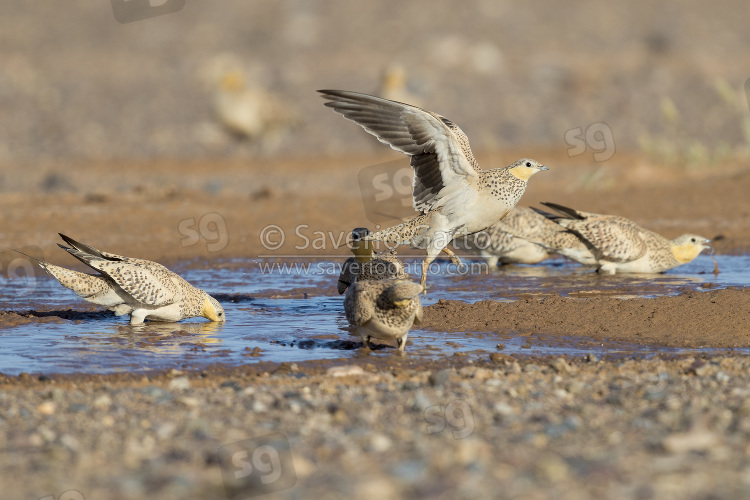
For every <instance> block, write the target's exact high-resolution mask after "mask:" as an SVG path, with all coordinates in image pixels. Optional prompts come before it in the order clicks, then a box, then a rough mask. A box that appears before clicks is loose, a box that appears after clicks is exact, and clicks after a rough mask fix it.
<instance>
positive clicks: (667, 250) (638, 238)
mask: <svg viewBox="0 0 750 500" xmlns="http://www.w3.org/2000/svg"><path fill="white" fill-rule="evenodd" d="M543 205H545V206H547V207H549V208H551V209H553V210H555V211H556V212H557V213H558V214H559V215H549V216H550V218H551V219H552V220H554V221H555V222H556V223H558V224H559V225H561V226H562V227H565V228H566V229H567V230H568V231H570V232H572V233H574V234H575V235H576V236H578V237H579V238H580V239H581V241H582V242H583V243H584V244H585V246H586V247H587V249H588V251H589V253H590V256H589V255H586V252H581V258H580V260H579V259H576V258H575V257H573V255H572V254H571V255H567V256H568V257H571V258H573V259H574V260H579V262H581V263H583V264H591V261H592V260H593V263H594V265H596V266H597V271H599V272H602V273H607V274H615V273H663V272H664V271H667V270H669V269H672V268H674V267H677V266H679V265H682V264H687V263H688V262H690V261H692V260H693V259H695V258H696V257H697V256H698V254H700V253H701V252H702V251H703V249H705V248H707V244H708V243H710V242H711V240H709V239H708V238H705V237H703V236H698V235H695V234H683V235H681V236H678V237H677V238H675V239H673V240H669V239H667V238H665V237H663V236H661V235H659V234H657V233H655V232H653V231H650V230H648V229H645V228H643V227H641V226H639V225H637V224H636V223H635V222H633V221H631V220H629V219H626V218H625V217H620V216H616V215H599V214H593V213H588V212H582V211H580V210H575V209H572V208H568V207H565V206H562V205H558V204H556V203H543Z"/></svg>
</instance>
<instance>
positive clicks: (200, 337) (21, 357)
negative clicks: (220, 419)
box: [0, 256, 750, 374]
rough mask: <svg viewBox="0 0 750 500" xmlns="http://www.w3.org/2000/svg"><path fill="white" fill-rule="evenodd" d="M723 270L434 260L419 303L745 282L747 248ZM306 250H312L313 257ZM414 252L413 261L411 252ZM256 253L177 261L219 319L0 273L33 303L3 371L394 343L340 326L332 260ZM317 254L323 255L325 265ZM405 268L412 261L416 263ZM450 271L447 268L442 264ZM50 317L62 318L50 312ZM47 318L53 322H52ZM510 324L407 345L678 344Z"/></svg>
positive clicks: (0, 360)
mask: <svg viewBox="0 0 750 500" xmlns="http://www.w3.org/2000/svg"><path fill="white" fill-rule="evenodd" d="M718 259H719V268H720V270H721V273H720V274H719V275H718V276H714V275H713V274H712V273H711V271H712V270H713V261H712V260H711V258H710V256H699V257H698V259H696V260H695V261H693V262H691V263H690V264H688V265H685V266H681V267H679V268H677V269H674V270H672V271H670V272H668V273H666V274H662V275H656V276H654V275H614V276H610V275H601V276H600V275H598V274H596V273H595V272H593V271H592V270H591V269H588V268H584V267H582V266H580V265H577V264H573V263H569V262H567V261H564V260H559V259H558V260H550V261H547V262H545V263H544V265H537V266H524V265H519V266H506V267H501V268H499V269H497V270H493V271H492V272H489V273H484V274H473V275H459V274H457V273H456V272H455V271H456V270H455V267H453V268H451V267H450V265H449V264H447V263H441V264H440V271H441V274H436V275H432V276H431V277H430V279H429V281H428V283H429V284H430V285H431V288H430V290H429V292H428V296H427V298H426V299H425V300H424V303H425V305H430V304H433V303H435V302H437V301H438V300H440V299H454V300H463V301H465V302H474V301H478V300H486V299H492V300H504V301H507V300H517V299H519V298H525V297H539V296H545V295H549V296H568V297H574V298H581V299H584V298H588V297H597V296H611V297H619V298H630V297H644V296H652V297H656V296H663V295H668V294H677V293H679V292H680V291H681V290H684V289H686V288H688V289H692V290H696V289H698V290H703V289H709V288H715V287H726V286H735V285H739V286H745V285H747V284H748V283H750V257H748V256H718ZM314 262H315V261H312V263H314ZM411 262H414V263H417V262H418V261H417V260H413V259H412V260H411ZM261 264H265V263H263V262H252V261H248V260H232V261H227V262H222V263H221V265H220V266H216V267H212V268H210V269H189V268H183V269H180V268H179V266H178V267H176V268H175V271H177V272H180V273H181V274H182V275H183V276H185V278H186V279H188V280H189V281H191V282H193V283H195V284H196V285H198V286H200V287H201V288H204V289H206V290H207V291H208V292H209V293H211V294H212V295H213V296H215V297H217V298H218V300H220V301H221V302H222V304H223V306H224V309H225V310H226V312H227V322H226V323H213V322H208V321H204V320H202V319H192V320H189V321H185V322H181V323H155V322H154V323H146V324H144V325H139V326H130V325H129V323H128V321H127V318H124V317H123V318H116V317H114V316H113V315H112V314H111V313H108V312H106V311H101V310H100V309H97V308H96V307H95V306H91V305H88V304H86V303H84V302H82V301H80V300H78V299H77V298H76V297H75V296H74V295H73V294H72V293H70V292H69V291H68V290H66V289H64V288H62V287H60V286H59V285H58V284H57V283H56V282H54V281H52V280H50V279H45V278H41V277H40V278H35V279H34V280H33V281H32V282H29V281H24V295H22V296H19V295H17V294H16V293H14V282H13V280H9V279H8V278H0V300H2V301H3V302H2V303H3V309H4V310H13V311H29V310H30V309H31V310H33V313H32V317H31V318H30V319H31V321H30V322H27V323H23V324H19V325H18V326H14V327H11V328H5V329H2V330H0V345H1V346H2V348H1V349H0V372H3V373H7V374H18V373H20V372H32V373H37V372H43V373H55V372H58V373H64V372H90V373H111V372H138V371H147V370H156V369H163V368H178V369H183V368H197V367H200V366H204V365H207V364H212V363H216V362H222V363H226V364H243V363H254V362H257V361H303V360H309V359H326V358H328V359H330V358H340V357H360V356H374V357H377V356H391V355H392V354H393V352H394V351H395V349H394V348H393V346H387V347H381V348H376V349H374V350H373V351H372V352H370V353H366V352H363V351H362V350H361V349H359V347H360V342H359V339H358V338H357V336H355V335H352V334H351V333H350V332H349V330H348V325H347V322H346V319H345V318H344V315H343V308H342V298H341V297H340V296H339V295H338V294H337V293H336V290H335V283H336V276H337V275H332V272H331V269H334V270H335V269H336V267H335V263H330V262H329V263H322V264H320V263H319V264H318V265H310V264H311V262H308V261H301V264H300V263H297V267H294V266H287V267H286V271H284V272H280V268H277V270H276V272H275V273H273V272H269V269H268V267H265V268H264V267H263V266H262V265H261ZM323 264H325V265H323ZM413 267H414V268H415V267H416V266H413ZM451 273H452V274H451ZM58 317H62V318H64V319H63V320H58V319H57V318H58ZM51 319H52V320H55V321H51ZM529 338H530V337H528V336H523V335H520V334H518V333H517V332H516V333H507V332H506V333H503V334H499V333H481V334H480V333H461V332H458V333H444V332H431V331H420V330H416V331H414V332H413V333H412V334H411V335H410V336H409V340H410V345H409V348H408V350H407V354H408V356H410V357H413V358H414V359H435V358H441V357H445V356H450V355H452V354H453V353H455V352H457V351H459V352H465V353H468V355H472V353H473V352H475V351H482V352H484V353H485V354H484V355H485V356H486V351H495V350H496V345H497V344H498V343H502V344H503V345H504V346H505V350H504V351H503V352H506V353H516V354H521V355H523V354H561V353H567V354H584V353H590V352H595V353H600V354H606V353H612V352H617V351H623V352H628V353H631V354H632V353H642V354H644V355H645V354H647V353H654V352H676V351H675V350H674V349H654V348H653V347H645V346H640V347H638V346H628V345H625V344H615V343H607V344H605V345H602V344H601V343H595V344H592V343H590V342H582V341H581V339H569V340H563V341H561V340H560V339H559V338H556V339H543V338H541V337H534V338H533V342H531V343H530V344H529Z"/></svg>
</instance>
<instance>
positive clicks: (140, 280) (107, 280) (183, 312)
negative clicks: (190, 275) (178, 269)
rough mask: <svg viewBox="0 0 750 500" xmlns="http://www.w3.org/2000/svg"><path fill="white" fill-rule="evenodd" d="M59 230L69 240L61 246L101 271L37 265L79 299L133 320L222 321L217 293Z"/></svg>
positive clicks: (157, 266) (145, 261)
mask: <svg viewBox="0 0 750 500" xmlns="http://www.w3.org/2000/svg"><path fill="white" fill-rule="evenodd" d="M60 236H61V237H62V239H63V240H64V241H65V242H66V243H67V244H68V245H70V247H66V246H64V245H59V246H60V248H62V249H63V250H65V251H66V252H68V253H69V254H71V255H73V256H74V257H75V258H77V259H78V260H80V261H81V262H83V263H84V264H86V265H88V266H89V267H91V268H93V269H95V270H97V271H99V273H100V274H98V275H91V274H86V273H81V272H78V271H73V270H70V269H65V268H64V267H60V266H56V265H54V264H50V263H49V262H44V261H38V263H39V265H40V266H41V267H42V268H43V269H44V270H45V271H47V272H48V273H49V274H51V275H52V276H53V277H54V278H55V279H56V280H57V281H59V282H60V284H61V285H62V286H64V287H65V288H69V289H70V290H73V291H74V292H75V293H76V295H78V296H79V297H81V298H82V299H84V300H86V301H88V302H92V303H94V304H98V305H101V306H105V307H107V308H108V309H109V310H111V311H114V313H115V315H116V316H122V315H124V314H130V324H131V325H137V324H141V323H143V320H144V319H146V318H148V319H150V320H155V321H179V320H181V319H186V318H192V317H198V316H202V317H204V318H206V319H209V320H211V321H225V315H224V309H223V308H222V307H221V304H219V302H218V301H217V300H216V299H214V298H213V297H211V296H210V295H208V294H207V293H206V292H204V291H203V290H200V289H198V288H195V287H194V286H193V285H191V284H190V283H188V282H187V281H185V280H184V279H182V278H181V277H180V276H178V275H176V274H175V273H173V272H172V271H170V270H169V269H167V268H166V267H164V266H162V265H161V264H158V263H156V262H151V261H149V260H142V259H133V258H130V257H123V256H121V255H115V254H111V253H107V252H102V251H100V250H97V249H96V248H93V247H90V246H88V245H85V244H83V243H79V242H77V241H75V240H74V239H72V238H69V237H67V236H65V235H63V234H61V235H60ZM35 260H36V259H35Z"/></svg>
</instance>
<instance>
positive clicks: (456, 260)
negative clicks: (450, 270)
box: [443, 247, 464, 267]
mask: <svg viewBox="0 0 750 500" xmlns="http://www.w3.org/2000/svg"><path fill="white" fill-rule="evenodd" d="M443 252H445V253H446V254H448V257H450V258H451V262H453V265H454V266H456V267H461V266H463V265H464V264H463V262H461V259H459V258H458V255H456V254H455V253H453V250H451V249H450V248H448V247H445V248H443Z"/></svg>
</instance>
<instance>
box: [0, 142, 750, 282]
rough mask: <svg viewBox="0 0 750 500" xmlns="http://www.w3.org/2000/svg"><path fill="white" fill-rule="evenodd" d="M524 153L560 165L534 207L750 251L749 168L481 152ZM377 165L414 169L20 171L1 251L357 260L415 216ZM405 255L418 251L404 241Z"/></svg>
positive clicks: (487, 162) (144, 166)
mask: <svg viewBox="0 0 750 500" xmlns="http://www.w3.org/2000/svg"><path fill="white" fill-rule="evenodd" d="M532 153H533V154H532ZM524 156H533V157H536V158H537V159H539V160H540V161H542V162H544V163H545V164H546V165H548V166H549V167H550V171H549V172H543V173H541V174H539V175H537V176H535V177H534V178H533V179H531V182H530V183H529V187H528V189H527V191H526V194H525V195H524V197H523V199H522V200H521V204H522V205H534V204H538V203H539V202H540V201H553V202H557V203H561V204H564V205H569V206H572V207H575V208H579V209H581V210H585V211H589V212H599V213H609V214H618V215H622V216H624V217H628V218H631V219H633V220H634V221H636V222H638V223H639V224H642V225H644V226H645V227H647V228H649V229H652V230H654V231H657V232H659V233H661V234H664V235H665V236H667V237H675V236H677V235H678V234H681V233H683V232H692V233H697V234H701V235H703V236H705V237H708V238H712V239H715V240H716V241H715V243H714V248H715V250H716V252H718V253H741V252H746V251H748V250H750V205H748V204H747V202H746V193H747V190H748V188H750V165H748V164H746V163H742V162H740V163H731V164H727V165H721V166H715V167H705V168H698V169H687V168H668V167H663V166H660V165H657V164H654V163H652V162H650V161H649V160H648V159H645V158H644V157H642V156H639V155H629V154H626V153H624V152H623V153H620V152H618V154H617V155H616V156H615V157H613V159H612V160H610V161H609V162H608V163H607V164H606V165H601V164H592V163H590V162H586V161H582V160H580V159H579V158H572V159H571V158H568V157H567V155H566V154H565V151H564V150H562V151H560V150H539V149H538V148H528V149H519V150H513V151H505V152H502V153H487V154H483V155H479V161H480V163H481V164H482V166H483V167H484V168H494V167H501V166H505V165H507V164H509V163H510V162H512V161H514V160H515V159H517V158H520V157H524ZM367 168H370V169H372V168H376V169H381V168H382V169H383V171H384V172H393V171H394V169H395V170H398V169H399V168H406V169H408V168H409V167H408V160H406V159H405V158H403V157H402V156H400V155H396V156H393V155H379V156H355V157H348V158H309V159H308V158H305V159H303V158H299V159H286V160H278V159H277V160H253V161H249V162H238V161H227V162H222V161H217V162H171V161H161V162H141V163H139V162H129V163H117V164H112V163H109V164H101V163H82V164H73V165H71V166H70V168H69V169H67V170H66V177H65V179H64V180H58V181H56V183H52V185H50V186H47V187H45V188H40V187H39V186H40V183H41V184H42V185H46V184H44V182H43V181H44V178H43V177H44V176H43V175H41V177H40V178H39V179H36V180H35V175H36V174H35V173H34V172H24V171H23V169H22V168H20V167H19V168H18V169H12V170H10V171H6V172H4V174H5V176H6V177H7V178H10V179H19V180H23V181H22V182H21V181H19V182H20V184H19V185H18V186H17V188H16V189H15V191H14V192H12V193H8V194H4V195H3V196H2V198H0V216H2V219H3V227H2V230H0V247H3V248H20V249H24V248H28V247H39V250H38V251H39V252H41V253H42V255H43V256H44V257H45V258H46V259H48V260H50V261H51V262H53V263H55V264H60V265H68V266H71V267H76V266H78V265H79V264H78V263H77V262H76V261H75V259H72V258H70V257H69V256H68V255H66V254H65V253H64V252H62V251H61V250H59V249H58V248H57V246H56V243H57V242H58V241H59V238H58V237H57V233H58V232H62V233H65V234H68V235H69V236H72V237H74V238H76V239H79V240H81V241H84V242H86V243H89V244H91V245H93V246H96V247H99V248H102V249H104V250H108V251H111V252H114V253H119V254H124V255H132V256H135V257H141V258H147V259H151V260H157V261H160V262H163V263H165V264H172V263H175V262H178V261H185V260H192V259H199V260H200V261H201V262H203V264H202V265H206V264H205V261H206V260H208V261H213V262H215V261H217V260H219V259H226V258H235V257H240V258H256V257H258V256H266V257H270V258H273V257H283V258H295V257H301V256H313V255H315V256H320V257H325V256H344V255H346V253H347V250H346V249H345V248H340V247H341V245H342V243H343V242H344V241H345V237H346V236H347V235H348V234H349V232H350V231H351V229H352V228H354V227H358V226H368V227H370V228H371V229H374V228H376V227H377V225H376V224H380V226H381V227H383V226H387V225H391V224H394V223H396V222H397V220H398V219H399V218H403V217H411V216H413V215H414V211H413V210H412V208H411V202H410V194H409V193H408V192H407V193H405V194H404V195H403V196H395V195H394V196H391V197H389V198H387V199H384V200H378V201H377V206H376V207H375V208H376V210H373V206H374V205H375V203H376V202H375V201H374V199H371V196H370V195H369V194H368V191H367V189H364V190H363V186H361V185H360V183H359V179H358V176H359V174H360V173H361V171H362V170H363V169H367ZM37 181H38V182H37ZM370 191H371V190H370ZM363 193H364V194H363ZM269 227H271V228H272V229H273V230H274V231H275V230H276V228H277V227H278V229H279V230H280V231H282V232H283V233H284V238H285V241H284V244H283V245H281V246H280V247H279V248H270V247H269V245H268V243H264V241H266V240H263V239H262V238H264V235H265V237H267V238H269V239H270V240H271V242H272V243H275V242H277V241H279V240H278V238H279V235H278V234H277V233H271V234H269V233H264V232H263V230H264V228H269ZM266 231H268V230H266ZM400 251H401V253H402V254H409V253H410V252H409V251H408V249H406V248H404V247H402V249H401V250H400ZM412 254H413V252H412ZM196 265H201V264H200V262H198V263H196ZM78 268H79V269H81V267H78Z"/></svg>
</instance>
